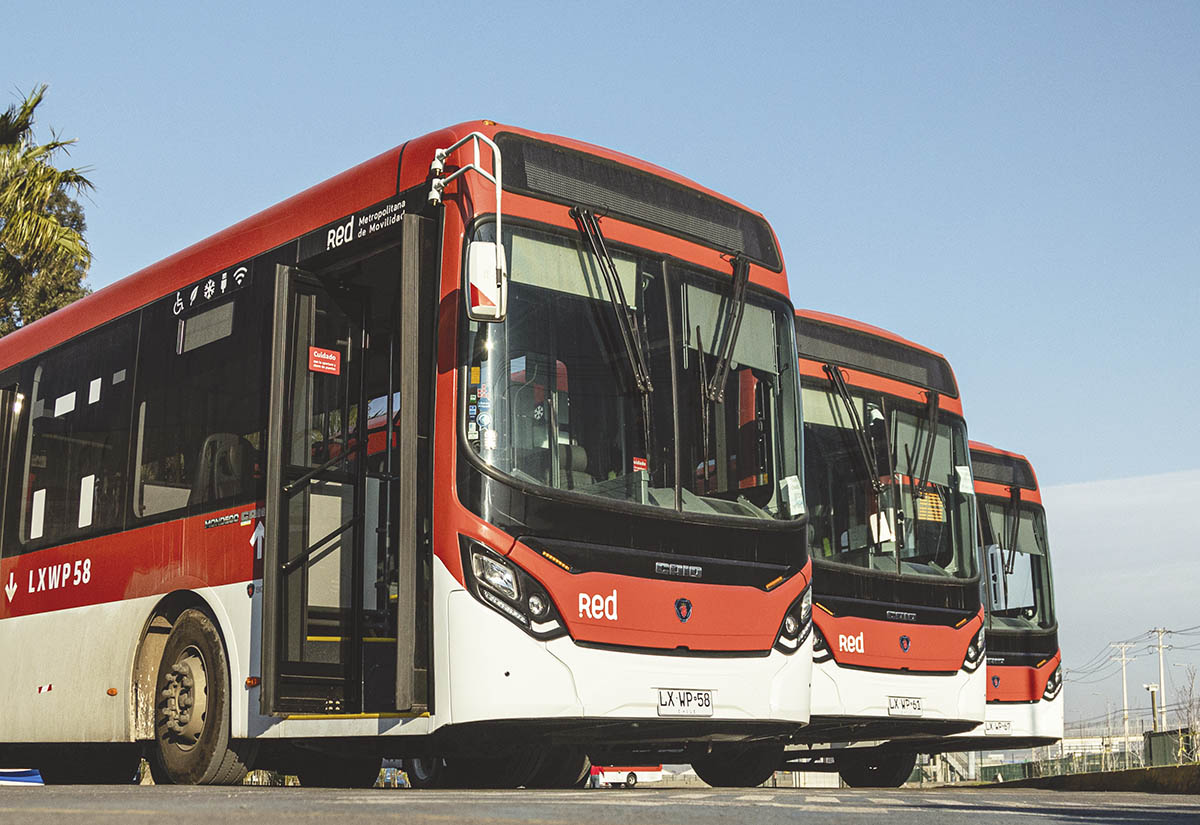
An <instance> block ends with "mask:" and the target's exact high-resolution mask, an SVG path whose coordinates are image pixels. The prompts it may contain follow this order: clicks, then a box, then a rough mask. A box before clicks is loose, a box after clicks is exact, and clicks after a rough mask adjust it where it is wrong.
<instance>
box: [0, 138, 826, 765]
mask: <svg viewBox="0 0 1200 825" xmlns="http://www.w3.org/2000/svg"><path fill="white" fill-rule="evenodd" d="M150 217H152V216H150V215H149V214H148V215H147V216H146V222H147V227H148V228H150V227H152V224H153V221H151V220H150ZM793 336H794V328H793V324H792V308H791V305H790V303H789V300H788V295H787V277H786V273H785V272H784V267H783V261H782V257H781V255H780V252H779V247H778V244H777V242H776V239H775V236H774V233H773V232H772V230H771V228H770V227H769V226H768V224H767V222H766V221H765V220H764V219H763V218H762V217H761V216H760V215H758V214H757V213H754V212H751V211H749V210H747V209H745V208H744V207H742V206H740V205H738V204H737V203H734V202H733V201H731V200H729V199H728V198H725V197H723V196H721V195H718V194H716V193H714V192H711V191H708V190H706V189H704V188H702V187H700V186H698V185H697V184H695V183H693V182H691V181H689V180H687V179H685V178H682V177H680V176H679V175H676V174H673V173H671V172H668V171H666V170H664V169H661V168H658V167H655V166H652V165H650V164H647V163H645V162H642V161H639V160H636V159H634V158H630V157H627V156H624V155H620V154H618V153H615V152H612V151H609V150H605V149H602V148H599V147H596V146H591V145H588V144H584V143H580V142H577V141H574V140H568V139H564V138H559V137H553V136H548V135H541V134H536V133H533V132H530V131H526V130H522V129H517V128H513V127H508V126H500V125H497V124H494V123H492V122H490V121H481V122H473V123H466V124H462V125H459V126H455V127H451V128H448V129H444V130H442V131H439V132H435V133H432V134H429V135H426V136H424V137H420V138H416V139H413V140H410V141H408V142H407V143H405V144H403V145H401V146H399V147H397V148H395V149H392V150H390V151H388V152H385V153H383V154H382V155H379V156H378V157H376V158H374V159H372V160H369V161H367V162H365V163H363V164H362V165H360V166H357V167H355V168H353V169H351V170H349V171H347V172H345V173H343V174H341V175H339V176H337V177H334V178H332V179H330V180H328V181H326V182H324V183H321V184H319V185H317V186H315V187H313V188H311V189H308V190H307V191H305V192H302V193H301V194H299V195H296V196H295V197H293V198H291V199H289V200H287V201H284V202H283V203H280V204H278V205H276V206H274V207H271V208H270V209H267V210H266V211H264V212H262V213H260V214H258V215H256V216H254V217H252V218H249V219H247V220H245V221H243V222H242V223H239V224H236V225H234V226H232V227H230V228H229V229H227V230H225V231H222V232H220V233H218V234H217V235H214V236H213V237H211V238H209V239H207V240H205V241H202V242H200V243H199V244H197V245H195V246H192V247H190V248H188V249H185V250H183V251H182V252H180V253H178V254H176V255H174V256H172V257H170V258H167V259H166V260H164V261H162V262H160V263H158V264H155V265H153V266H151V267H149V268H147V269H145V270H142V271H141V272H138V273H136V274H134V275H131V276H129V277H128V278H125V279H124V280H122V281H119V282H118V283H116V284H114V285H112V286H110V287H108V288H106V289H103V290H101V291H99V292H97V293H95V294H94V295H91V296H89V297H87V298H85V299H83V300H80V301H79V302H77V303H76V304H74V305H72V306H70V307H67V308H65V309H62V310H59V311H58V312H56V313H54V314H53V315H52V316H50V317H48V318H46V319H44V320H41V321H38V322H37V323H34V324H31V325H29V326H28V327H26V328H24V329H22V330H20V331H18V332H15V333H13V334H11V335H9V336H7V337H5V338H4V339H3V340H0V418H2V421H0V435H2V437H3V442H2V444H0V462H2V466H3V467H4V468H5V470H6V472H5V475H4V497H3V525H2V528H0V529H2V531H3V532H2V536H3V542H2V545H0V546H2V549H3V559H2V563H0V582H2V583H3V584H4V585H5V586H4V588H3V589H4V594H3V598H2V600H0V660H2V661H3V662H4V666H3V668H0V762H3V763H5V764H19V765H30V764H32V765H35V766H37V767H40V768H42V770H43V774H44V775H45V777H46V778H47V780H49V781H68V780H73V781H96V782H100V781H126V780H127V779H128V778H129V776H131V775H132V773H133V766H134V764H135V762H136V760H137V759H138V757H139V756H140V754H141V753H142V752H145V753H146V754H147V756H148V758H149V759H150V762H151V766H152V768H153V771H154V776H155V779H156V780H157V781H160V782H176V783H228V782H234V781H237V780H238V779H239V778H240V777H241V775H242V774H243V773H244V772H245V771H246V770H247V769H248V768H250V767H251V766H258V767H263V768H273V769H279V770H288V771H290V772H294V773H298V774H299V775H300V777H301V779H302V780H304V781H309V782H314V783H325V784H341V785H356V784H367V783H370V782H373V781H374V778H375V775H376V774H377V771H378V768H379V761H380V757H381V756H396V757H406V758H409V759H410V763H409V764H408V767H409V768H411V769H412V770H410V771H409V773H410V776H416V777H418V780H419V782H421V783H424V784H432V783H436V782H437V781H439V774H446V773H451V774H456V781H463V777H464V775H469V774H470V773H471V772H479V773H485V774H486V775H487V776H488V777H490V779H489V782H491V783H492V784H495V783H496V782H499V783H500V784H508V785H517V784H524V783H534V784H551V785H554V784H561V785H566V784H571V783H573V782H575V781H577V780H578V779H579V778H581V777H582V776H584V775H585V774H586V770H587V765H586V758H587V757H586V756H585V755H584V754H585V753H592V754H593V755H594V756H596V757H597V758H602V759H604V761H606V762H609V763H614V764H620V763H623V762H624V763H627V764H628V763H631V762H642V761H646V756H647V755H648V754H651V753H654V752H656V751H659V750H669V751H671V752H672V753H673V754H681V755H683V756H684V757H690V756H693V755H694V756H695V758H696V760H697V761H698V762H699V763H700V764H702V765H703V766H704V769H705V770H706V771H708V774H709V775H710V776H712V777H714V778H716V779H719V780H720V779H724V780H726V781H735V782H748V781H750V780H752V779H754V778H755V777H752V776H748V775H747V774H746V768H745V766H746V765H747V764H751V763H753V764H762V765H767V763H769V762H771V761H772V759H773V758H774V757H777V755H778V752H779V750H778V749H779V748H780V747H781V746H780V745H778V744H777V743H778V741H779V740H778V737H779V736H780V735H782V734H783V733H785V732H786V731H789V730H791V729H793V728H794V727H795V726H796V725H799V724H803V723H804V722H806V721H807V719H808V715H809V699H808V696H809V683H810V671H811V659H810V656H811V648H810V645H811V642H810V640H809V639H808V628H809V613H808V611H809V602H808V584H809V572H810V567H809V562H808V558H807V555H806V548H805V545H804V541H803V535H804V530H805V519H804V515H805V510H804V503H803V499H802V495H801V484H800V479H799V474H800V424H799V422H800V416H799V387H798V382H797V380H796V376H795V371H794V370H793V369H791V364H790V363H789V362H790V357H789V358H784V357H783V355H782V353H790V352H794V346H795V342H794V337H793ZM772 742H774V743H776V744H772ZM635 757H636V758H635ZM756 760H757V762H756ZM648 761H652V762H654V761H661V760H658V759H653V758H651V759H650V760H648ZM682 761H686V758H685V759H683V760H682ZM768 767H774V765H773V764H772V765H769V766H768ZM498 777H499V779H498Z"/></svg>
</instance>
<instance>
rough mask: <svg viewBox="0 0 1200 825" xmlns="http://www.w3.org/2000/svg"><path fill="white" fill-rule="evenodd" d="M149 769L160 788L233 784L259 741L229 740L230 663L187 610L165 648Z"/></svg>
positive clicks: (212, 631)
mask: <svg viewBox="0 0 1200 825" xmlns="http://www.w3.org/2000/svg"><path fill="white" fill-rule="evenodd" d="M155 702H156V704H155V708H154V744H153V746H152V747H151V749H150V771H151V773H152V774H153V776H154V781H155V783H156V784H159V785H168V784H174V785H232V784H234V783H237V782H240V781H241V779H242V777H243V776H245V775H246V771H248V770H249V769H250V764H251V761H252V759H253V756H254V752H255V750H256V746H257V743H255V742H253V741H248V740H242V741H234V740H231V739H230V737H229V716H230V712H229V702H230V697H229V662H228V659H227V658H226V656H225V645H224V643H223V642H222V641H221V635H220V634H219V633H218V632H217V628H216V627H215V626H214V625H213V623H212V621H211V620H210V619H209V618H208V616H207V615H205V614H204V613H203V612H201V611H199V610H195V609H190V610H185V611H183V613H181V614H180V615H179V618H178V619H176V620H175V624H174V626H173V627H172V628H171V635H170V636H168V637H167V643H166V645H165V646H164V647H163V653H162V661H161V662H160V663H159V666H158V684H157V690H156V693H155Z"/></svg>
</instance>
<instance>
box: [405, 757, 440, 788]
mask: <svg viewBox="0 0 1200 825" xmlns="http://www.w3.org/2000/svg"><path fill="white" fill-rule="evenodd" d="M400 769H401V770H403V771H404V775H405V776H407V777H408V786H409V787H410V788H417V789H418V790H425V789H427V788H444V787H446V785H445V782H446V778H447V772H446V760H444V759H442V758H441V757H440V756H422V757H417V758H413V759H401V760H400Z"/></svg>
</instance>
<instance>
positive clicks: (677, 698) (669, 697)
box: [658, 688, 713, 716]
mask: <svg viewBox="0 0 1200 825" xmlns="http://www.w3.org/2000/svg"><path fill="white" fill-rule="evenodd" d="M658 715H659V716H712V715H713V692H712V691H711V690H687V689H683V688H659V689H658Z"/></svg>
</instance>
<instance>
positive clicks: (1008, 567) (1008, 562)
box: [1004, 485, 1021, 576]
mask: <svg viewBox="0 0 1200 825" xmlns="http://www.w3.org/2000/svg"><path fill="white" fill-rule="evenodd" d="M1008 492H1009V503H1008V506H1009V509H1010V510H1011V512H1012V520H1011V521H1010V522H1009V523H1008V524H1005V525H1004V526H1005V528H1006V532H1008V534H1009V535H1008V536H1007V538H1008V557H1007V558H1006V559H1004V575H1006V576H1011V575H1012V574H1013V570H1014V569H1016V566H1017V537H1018V535H1020V530H1021V489H1020V488H1019V487H1017V486H1016V485H1013V486H1012V487H1009V488H1008ZM1010 524H1011V525H1012V526H1011V527H1010V526H1009V525H1010Z"/></svg>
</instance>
